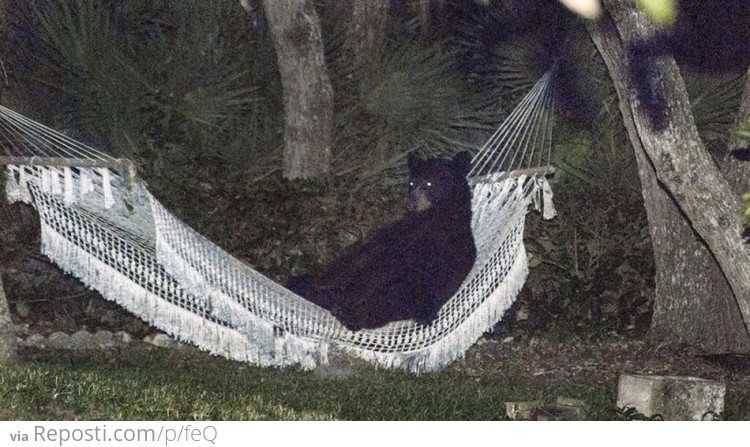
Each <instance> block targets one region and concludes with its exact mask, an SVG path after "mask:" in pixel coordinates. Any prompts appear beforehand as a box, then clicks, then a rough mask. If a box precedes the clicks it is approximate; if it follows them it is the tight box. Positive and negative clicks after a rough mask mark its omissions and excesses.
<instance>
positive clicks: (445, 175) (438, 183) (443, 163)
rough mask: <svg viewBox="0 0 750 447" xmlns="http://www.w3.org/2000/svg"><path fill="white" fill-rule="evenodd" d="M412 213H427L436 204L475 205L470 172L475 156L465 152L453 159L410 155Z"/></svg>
mask: <svg viewBox="0 0 750 447" xmlns="http://www.w3.org/2000/svg"><path fill="white" fill-rule="evenodd" d="M408 164H409V198H408V200H407V209H408V210H409V211H410V212H423V211H427V210H428V209H432V208H434V207H436V206H441V205H448V204H451V206H456V205H458V206H462V207H466V206H468V207H469V208H470V207H471V190H470V189H469V183H468V181H467V180H466V175H467V174H468V173H469V170H470V169H471V156H470V155H469V153H468V152H461V153H459V154H457V155H456V156H454V157H453V158H452V159H442V158H432V159H428V160H422V159H420V158H419V157H417V156H416V155H414V154H413V153H412V154H409V159H408Z"/></svg>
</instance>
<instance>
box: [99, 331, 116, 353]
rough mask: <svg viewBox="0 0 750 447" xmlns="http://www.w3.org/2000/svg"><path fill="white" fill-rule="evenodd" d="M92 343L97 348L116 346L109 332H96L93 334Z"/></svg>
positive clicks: (114, 339)
mask: <svg viewBox="0 0 750 447" xmlns="http://www.w3.org/2000/svg"><path fill="white" fill-rule="evenodd" d="M94 342H95V344H96V346H97V347H99V348H105V349H108V348H114V347H115V346H117V339H116V338H115V334H113V333H112V332H110V331H96V333H95V334H94Z"/></svg>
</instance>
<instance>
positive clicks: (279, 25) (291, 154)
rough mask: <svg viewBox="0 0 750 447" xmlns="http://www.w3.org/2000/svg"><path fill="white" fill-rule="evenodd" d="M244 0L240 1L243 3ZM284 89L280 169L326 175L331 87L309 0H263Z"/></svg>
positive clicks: (309, 175) (291, 176) (287, 173)
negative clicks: (283, 122) (281, 160)
mask: <svg viewBox="0 0 750 447" xmlns="http://www.w3.org/2000/svg"><path fill="white" fill-rule="evenodd" d="M246 2H247V0H242V1H241V3H242V4H243V6H245V7H246V9H247V3H246ZM263 8H264V10H265V14H266V17H267V19H268V23H269V27H270V30H271V33H272V34H273V42H274V48H275V50H276V59H277V63H278V67H279V72H280V74H281V84H282V88H283V91H284V115H285V128H284V154H283V175H284V177H286V178H289V179H298V178H312V177H320V176H325V175H328V174H329V172H330V169H331V143H332V132H333V89H332V87H331V81H330V79H329V78H328V70H327V68H326V64H325V58H324V53H323V37H322V34H321V30H320V22H319V20H318V16H317V13H316V12H315V8H314V7H313V2H312V0H263Z"/></svg>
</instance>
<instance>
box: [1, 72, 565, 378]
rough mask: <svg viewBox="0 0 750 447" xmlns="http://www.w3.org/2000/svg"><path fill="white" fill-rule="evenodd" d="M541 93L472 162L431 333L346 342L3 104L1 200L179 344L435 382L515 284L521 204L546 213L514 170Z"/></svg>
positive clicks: (142, 194)
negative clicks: (466, 244)
mask: <svg viewBox="0 0 750 447" xmlns="http://www.w3.org/2000/svg"><path fill="white" fill-rule="evenodd" d="M549 84H550V77H549V76H546V77H544V78H543V79H541V80H540V81H539V83H538V84H537V86H535V88H534V89H532V91H531V92H530V93H529V95H530V96H529V98H527V99H528V100H524V101H523V102H522V103H521V105H519V110H517V111H514V113H512V114H511V117H518V118H514V121H511V122H507V121H506V123H504V124H503V127H501V129H498V132H496V133H495V135H494V136H493V137H492V139H491V140H490V141H489V142H488V144H486V145H485V146H484V147H483V148H482V149H481V150H480V152H479V153H478V154H477V156H476V157H475V158H474V169H473V172H474V176H473V177H471V178H470V180H471V185H472V188H473V199H472V231H473V233H474V239H475V245H476V247H477V259H476V263H475V265H474V267H473V269H472V271H471V272H470V273H469V275H468V276H467V278H466V279H465V281H464V283H463V285H462V286H461V288H460V290H459V291H458V292H457V293H456V294H455V296H453V297H452V298H451V299H450V300H448V302H447V303H446V304H445V305H444V306H443V307H442V308H441V310H440V312H439V314H438V317H437V319H436V320H435V321H434V322H433V323H431V324H430V325H421V324H418V323H416V322H413V321H399V322H394V323H390V324H388V325H386V326H384V327H382V328H378V329H365V330H361V331H358V332H352V331H349V330H348V329H346V328H345V327H344V326H343V325H341V323H339V322H338V320H336V318H334V317H333V315H331V314H330V312H328V311H326V310H325V309H322V308H320V307H318V306H316V305H315V304H313V303H310V302H308V301H306V300H305V299H303V298H302V297H299V296H298V295H295V294H294V293H292V292H291V291H289V290H287V289H285V288H284V287H283V286H281V285H279V284H278V283H276V282H274V281H272V280H271V279H269V278H267V277H265V276H264V275H262V274H261V273H259V272H257V271H256V270H254V269H252V268H251V267H250V266H248V265H246V264H244V263H243V262H241V261H240V260H238V259H236V258H234V257H232V255H231V254H230V253H227V252H226V251H224V250H223V249H221V248H220V247H218V246H217V245H215V244H213V243H212V242H211V241H209V240H208V239H206V238H205V237H203V236H201V235H200V234H198V233H197V232H196V231H194V230H193V229H191V228H189V227H188V226H187V225H186V224H184V223H183V222H181V221H180V220H178V219H177V218H176V217H175V216H174V215H172V214H171V213H170V212H169V211H168V210H167V209H166V208H165V207H164V206H162V205H161V204H160V203H159V202H158V201H157V200H156V199H155V198H154V197H153V196H152V195H151V194H150V193H149V192H148V190H147V189H146V186H145V183H143V182H142V181H140V180H139V179H138V178H137V177H135V176H134V175H133V173H134V171H133V169H132V163H130V162H126V161H123V160H118V159H114V158H112V157H109V156H107V155H106V154H103V153H100V152H98V151H95V150H94V149H92V148H90V147H88V146H85V145H83V144H81V143H78V142H77V141H75V140H72V139H70V138H68V137H66V136H65V135H63V134H60V133H58V132H56V131H54V130H52V129H50V128H47V127H45V126H43V125H41V124H39V123H35V122H34V121H31V120H29V119H28V118H25V117H23V116H21V115H19V114H17V113H15V112H13V111H11V110H9V109H7V108H5V107H2V106H0V137H1V138H0V144H2V145H3V146H4V149H5V150H6V152H8V154H9V155H8V156H4V157H0V164H3V163H4V164H6V165H7V167H6V170H7V175H6V185H5V186H6V196H7V199H8V200H9V201H10V202H24V203H28V204H31V205H32V206H33V207H34V208H36V210H37V211H38V212H39V216H40V220H41V245H42V247H41V250H42V253H43V254H45V255H46V256H48V257H49V258H50V259H51V260H52V261H53V262H55V263H56V264H58V265H59V266H60V267H61V268H62V269H63V270H65V271H66V272H67V273H70V274H72V275H74V276H76V277H78V278H79V279H80V280H81V281H83V282H84V283H85V284H86V285H87V286H89V287H91V288H93V289H96V290H98V291H99V292H101V294H102V295H103V296H104V297H105V298H106V299H108V300H111V301H114V302H116V303H118V304H120V305H121V306H123V307H124V308H125V309H127V310H128V311H130V312H132V313H133V314H135V315H137V316H138V317H140V318H142V319H143V320H145V321H147V322H149V323H151V324H153V325H154V326H156V327H158V328H160V329H161V330H163V331H165V332H166V333H168V334H169V335H171V336H173V337H175V338H176V339H177V340H179V341H182V342H188V343H192V344H194V345H196V346H197V347H198V348H200V349H203V350H206V351H208V352H210V353H212V354H216V355H221V356H224V357H227V358H229V359H233V360H238V361H243V362H250V363H253V364H257V365H262V366H287V365H299V366H301V367H302V368H314V367H316V366H318V365H321V364H326V363H327V362H328V358H329V351H330V349H331V348H334V347H335V348H337V349H340V350H342V351H343V352H347V353H349V354H352V355H354V356H357V357H360V358H363V359H365V360H367V361H369V362H371V363H373V364H375V365H377V366H380V367H386V368H404V369H407V370H409V371H414V372H424V371H436V370H439V369H441V368H444V367H445V366H446V365H448V364H449V363H451V362H452V361H454V360H456V359H458V358H460V357H462V356H463V355H464V354H465V352H466V351H467V350H468V349H469V347H471V345H473V344H474V343H475V342H476V340H477V339H478V338H479V337H481V335H482V334H483V333H485V332H486V331H488V330H490V329H491V328H492V327H493V326H494V325H495V324H496V323H497V322H498V321H499V320H500V319H501V318H502V316H503V314H504V313H505V312H506V311H507V310H508V308H510V306H511V305H512V303H513V301H514V300H515V298H516V296H517V295H518V293H519V292H520V290H521V288H522V287H523V284H524V281H525V280H526V277H527V275H528V261H527V255H526V250H525V248H524V246H523V228H524V221H525V216H526V213H527V211H528V209H529V207H530V206H533V207H534V208H536V209H537V210H542V211H543V216H544V217H545V218H548V219H549V218H552V217H553V216H554V215H555V211H554V207H553V206H552V189H551V187H550V185H549V182H548V181H547V179H546V177H545V174H546V173H548V172H549V171H550V168H548V167H545V168H541V169H540V168H538V167H536V168H532V169H529V168H531V167H530V166H528V165H525V166H524V165H521V164H519V162H522V163H527V162H528V161H529V160H532V159H540V157H537V156H534V154H533V150H530V149H529V148H531V149H533V145H535V144H540V143H539V142H540V141H541V142H542V144H541V146H542V149H543V150H545V149H546V151H547V153H549V146H548V145H549V144H550V143H549V141H548V140H549V137H550V136H551V130H550V129H549V126H551V125H552V122H553V120H552V119H551V117H550V116H549V115H548V114H547V113H546V112H544V111H545V110H547V109H548V108H549V107H550V104H549V96H550V95H551V94H550V89H549ZM529 120H531V121H534V122H532V123H527V122H526V121H529ZM522 125H523V126H526V127H523V128H522ZM508 136H510V137H511V138H513V140H508V139H507V138H508ZM516 137H518V139H516ZM527 150H529V152H528V153H527ZM24 151H25V152H24ZM504 151H505V152H504ZM507 151H514V152H513V154H512V155H510V156H509V154H508V153H507ZM519 154H520V155H519ZM75 160H79V161H81V163H80V164H75V163H74V162H75ZM506 160H509V161H506ZM490 168H491V169H490ZM498 168H502V170H500V171H498V170H497V169H498Z"/></svg>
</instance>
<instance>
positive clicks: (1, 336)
mask: <svg viewBox="0 0 750 447" xmlns="http://www.w3.org/2000/svg"><path fill="white" fill-rule="evenodd" d="M15 357H16V337H15V335H13V322H12V320H11V318H10V307H9V306H8V300H7V298H6V297H5V289H4V288H3V278H2V276H0V364H3V363H8V362H10V361H12V360H13V359H15Z"/></svg>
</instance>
